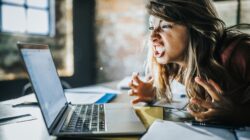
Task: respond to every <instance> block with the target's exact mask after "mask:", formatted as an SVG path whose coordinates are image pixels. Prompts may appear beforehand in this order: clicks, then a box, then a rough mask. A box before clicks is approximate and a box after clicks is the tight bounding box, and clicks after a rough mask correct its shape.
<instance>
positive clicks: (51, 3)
mask: <svg viewBox="0 0 250 140" xmlns="http://www.w3.org/2000/svg"><path fill="white" fill-rule="evenodd" d="M47 2H48V7H47V8H40V7H36V6H28V5H27V0H25V3H24V4H23V5H21V4H14V3H11V2H4V1H3V0H0V33H1V34H19V35H28V36H33V35H35V36H48V37H54V35H55V0H47ZM3 5H10V6H16V7H23V8H24V9H25V16H26V19H25V21H27V10H28V9H29V8H31V9H35V10H43V11H46V12H47V13H48V33H47V34H40V33H29V32H28V30H27V29H25V32H15V31H14V32H12V31H3V29H2V22H3V19H2V6H3Z"/></svg>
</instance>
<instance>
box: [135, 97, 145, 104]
mask: <svg viewBox="0 0 250 140" xmlns="http://www.w3.org/2000/svg"><path fill="white" fill-rule="evenodd" d="M139 102H145V101H144V100H143V99H142V98H136V99H134V100H133V101H132V104H137V103H139Z"/></svg>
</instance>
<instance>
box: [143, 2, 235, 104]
mask: <svg viewBox="0 0 250 140" xmlns="http://www.w3.org/2000/svg"><path fill="white" fill-rule="evenodd" d="M146 8H147V11H148V13H149V15H153V16H157V17H159V18H161V19H163V20H166V21H171V22H174V23H176V24H181V25H184V26H186V27H187V29H188V33H189V46H188V48H187V49H186V52H185V53H184V55H185V56H184V60H183V61H184V62H185V64H186V66H185V67H181V66H180V65H178V64H174V63H170V64H166V65H162V64H158V63H157V62H156V59H155V58H154V57H153V53H152V48H153V47H150V46H149V52H148V60H147V67H146V73H148V74H151V75H152V76H153V78H154V86H155V87H156V89H157V90H156V91H157V97H158V98H159V99H165V100H167V101H168V102H171V101H172V94H171V89H170V84H169V83H170V81H171V80H174V79H177V80H178V81H180V82H181V83H183V84H184V85H185V87H186V92H187V94H188V96H189V97H198V98H200V99H210V100H211V98H210V96H208V94H207V93H206V91H205V90H204V89H203V88H202V87H201V86H199V85H198V84H197V83H196V82H195V81H194V78H195V77H196V76H199V77H202V78H204V79H212V80H214V81H215V82H217V83H218V84H219V85H220V86H221V87H222V89H223V90H227V89H229V86H230V85H229V83H231V82H232V80H231V78H230V76H229V75H228V72H227V71H226V70H225V68H224V67H223V66H222V65H221V64H220V63H218V61H217V60H216V59H215V56H214V55H215V49H216V47H218V44H220V45H222V44H221V41H222V40H223V37H224V36H225V34H226V32H227V30H226V28H225V24H224V22H223V21H222V20H220V19H219V18H218V15H217V12H216V10H215V8H214V6H213V4H212V2H211V1H210V0H149V1H147V6H146Z"/></svg>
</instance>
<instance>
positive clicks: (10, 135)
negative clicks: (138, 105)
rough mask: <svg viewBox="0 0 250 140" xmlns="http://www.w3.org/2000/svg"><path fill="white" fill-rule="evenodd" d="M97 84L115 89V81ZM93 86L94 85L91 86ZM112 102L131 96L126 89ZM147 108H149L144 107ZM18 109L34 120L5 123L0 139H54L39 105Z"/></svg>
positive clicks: (127, 101)
mask: <svg viewBox="0 0 250 140" xmlns="http://www.w3.org/2000/svg"><path fill="white" fill-rule="evenodd" d="M97 86H105V87H107V88H111V89H115V87H116V82H112V83H106V84H101V85H97ZM93 88H94V87H93ZM121 92H122V94H118V96H117V98H115V99H114V100H113V101H112V102H114V103H117V102H119V103H121V102H122V103H128V104H130V101H131V99H132V98H133V97H130V96H128V94H127V92H126V91H121ZM146 109H149V108H146ZM20 110H23V111H25V112H29V113H30V114H31V115H32V116H34V117H36V118H37V119H36V120H32V121H25V122H19V123H14V124H7V125H2V126H0V140H56V139H58V138H57V137H54V136H50V135H49V134H48V132H47V129H46V126H45V123H44V121H43V118H42V115H41V112H40V109H39V107H36V106H34V107H20ZM119 139H124V140H125V139H133V140H134V139H139V137H130V138H119Z"/></svg>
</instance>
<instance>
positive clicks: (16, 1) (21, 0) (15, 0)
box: [3, 0, 25, 5]
mask: <svg viewBox="0 0 250 140" xmlns="http://www.w3.org/2000/svg"><path fill="white" fill-rule="evenodd" d="M3 2H8V3H13V4H20V5H23V4H24V2H25V0H3Z"/></svg>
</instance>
